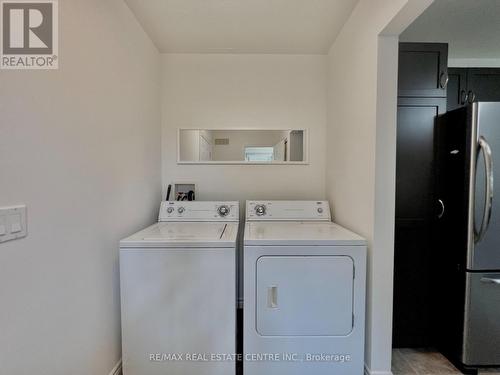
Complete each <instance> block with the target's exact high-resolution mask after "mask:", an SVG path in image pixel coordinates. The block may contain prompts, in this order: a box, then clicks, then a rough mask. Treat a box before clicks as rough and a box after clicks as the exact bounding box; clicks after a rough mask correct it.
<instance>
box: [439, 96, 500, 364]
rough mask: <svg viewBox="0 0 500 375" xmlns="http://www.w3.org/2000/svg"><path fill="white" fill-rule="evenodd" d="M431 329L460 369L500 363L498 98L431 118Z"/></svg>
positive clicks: (499, 143) (499, 131)
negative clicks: (434, 152)
mask: <svg viewBox="0 0 500 375" xmlns="http://www.w3.org/2000/svg"><path fill="white" fill-rule="evenodd" d="M436 142H437V143H436V150H437V155H436V166H435V167H436V168H435V170H436V173H437V176H436V177H437V178H436V181H437V185H436V197H435V198H436V225H435V231H434V237H435V241H434V243H435V245H436V248H435V249H434V252H433V253H434V254H435V258H434V260H435V262H433V263H434V271H433V274H434V282H433V290H434V297H435V300H434V303H435V306H436V310H435V320H434V321H435V325H434V332H435V334H436V339H437V342H438V345H439V348H440V349H441V351H442V352H443V353H444V354H445V355H446V356H447V357H448V358H449V359H451V360H452V362H454V363H455V364H456V365H457V366H458V367H460V368H461V369H462V370H463V371H464V372H470V373H474V372H475V369H477V368H481V367H486V366H493V367H500V103H493V102H491V103H487V102H480V103H474V104H471V105H469V106H467V107H464V108H460V109H457V110H454V111H450V112H448V113H446V114H445V115H442V116H439V117H438V120H437V124H436Z"/></svg>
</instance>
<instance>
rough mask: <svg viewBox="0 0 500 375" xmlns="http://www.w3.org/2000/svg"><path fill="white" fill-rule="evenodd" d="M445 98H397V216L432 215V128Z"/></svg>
mask: <svg viewBox="0 0 500 375" xmlns="http://www.w3.org/2000/svg"><path fill="white" fill-rule="evenodd" d="M445 112H446V98H399V99H398V112H397V124H398V125H397V148H396V149H397V158H396V218H398V219H419V220H420V219H425V218H427V217H429V215H430V214H431V208H432V207H433V204H432V190H433V185H434V174H433V173H434V169H433V167H434V127H435V120H436V116H437V115H439V114H442V113H445Z"/></svg>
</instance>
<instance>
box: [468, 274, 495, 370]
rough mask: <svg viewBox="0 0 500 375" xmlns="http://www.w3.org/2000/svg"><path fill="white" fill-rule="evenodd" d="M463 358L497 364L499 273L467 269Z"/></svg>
mask: <svg viewBox="0 0 500 375" xmlns="http://www.w3.org/2000/svg"><path fill="white" fill-rule="evenodd" d="M465 303H466V306H465V322H464V340H463V351H462V358H461V360H462V362H463V363H464V364H465V365H468V366H498V365H500V350H499V348H500V319H499V317H500V273H470V272H469V273H467V292H466V302H465Z"/></svg>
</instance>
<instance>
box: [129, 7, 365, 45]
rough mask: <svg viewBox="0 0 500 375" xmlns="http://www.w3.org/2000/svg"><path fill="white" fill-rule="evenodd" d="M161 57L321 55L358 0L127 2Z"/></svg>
mask: <svg viewBox="0 0 500 375" xmlns="http://www.w3.org/2000/svg"><path fill="white" fill-rule="evenodd" d="M125 2H126V3H127V4H128V6H129V7H130V9H131V10H132V12H133V13H134V14H135V15H136V17H137V19H138V20H139V22H140V23H141V25H142V27H143V28H144V30H146V32H147V33H148V34H149V36H150V37H151V39H152V40H153V42H154V43H155V44H156V46H157V47H158V49H159V50H160V52H163V53H169V52H170V53H172V52H177V53H296V54H324V53H327V52H328V49H329V47H330V46H331V44H332V43H333V41H334V40H335V37H336V36H337V34H338V33H339V31H340V30H341V28H342V26H343V25H344V23H345V21H346V20H347V19H348V17H349V15H350V14H351V12H352V10H353V9H354V6H355V5H356V3H357V2H358V0H125Z"/></svg>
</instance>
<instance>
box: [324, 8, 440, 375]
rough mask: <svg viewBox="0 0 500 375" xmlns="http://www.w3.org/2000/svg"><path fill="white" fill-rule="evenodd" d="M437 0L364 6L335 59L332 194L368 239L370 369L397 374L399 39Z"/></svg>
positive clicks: (339, 211)
mask: <svg viewBox="0 0 500 375" xmlns="http://www.w3.org/2000/svg"><path fill="white" fill-rule="evenodd" d="M431 2H432V0H425V1H423V0H381V1H373V0H360V2H359V3H358V5H357V6H356V8H355V9H354V11H353V13H352V14H351V17H350V18H349V20H348V21H347V22H346V24H345V25H344V27H343V29H342V31H341V33H340V34H339V36H338V37H337V39H336V40H335V42H334V44H333V45H332V47H331V49H330V52H329V55H328V58H329V62H328V66H329V70H328V72H329V77H328V81H329V86H328V126H327V142H328V144H329V147H328V154H327V178H326V186H327V196H328V198H329V199H330V201H331V203H332V204H333V207H334V209H333V211H334V218H335V221H337V222H339V223H340V224H343V225H345V226H346V227H348V228H350V229H352V230H354V231H356V232H358V233H360V234H361V235H363V236H364V237H366V238H367V239H368V241H369V254H368V268H369V269H368V279H367V280H368V296H367V319H366V330H367V332H366V366H367V371H368V372H369V373H372V374H390V371H391V345H392V339H391V336H392V278H393V262H394V259H393V258H394V236H393V227H394V176H395V152H396V151H395V150H396V147H395V141H396V137H395V135H396V96H397V43H398V39H397V35H399V33H400V32H401V31H402V30H404V28H405V27H406V26H408V25H409V24H410V22H411V21H412V20H413V19H414V18H415V17H417V16H418V15H419V14H420V13H421V12H422V11H423V10H424V9H425V7H426V6H428V5H429V4H430V3H431Z"/></svg>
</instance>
